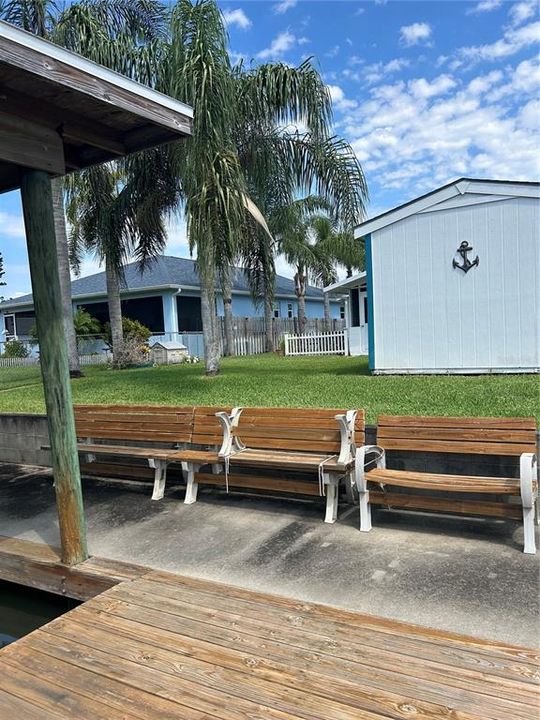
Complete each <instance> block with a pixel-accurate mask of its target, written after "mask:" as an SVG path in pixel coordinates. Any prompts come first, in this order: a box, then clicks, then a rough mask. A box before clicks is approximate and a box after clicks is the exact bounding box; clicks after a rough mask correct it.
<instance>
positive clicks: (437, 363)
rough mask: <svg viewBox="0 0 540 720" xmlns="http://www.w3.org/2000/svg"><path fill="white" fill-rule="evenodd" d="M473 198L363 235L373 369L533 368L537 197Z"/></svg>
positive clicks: (535, 356) (535, 358) (538, 226)
mask: <svg viewBox="0 0 540 720" xmlns="http://www.w3.org/2000/svg"><path fill="white" fill-rule="evenodd" d="M465 197H466V196H465ZM487 197H489V196H487ZM477 200H478V199H477V197H475V203H474V204H472V205H466V204H463V205H461V206H458V207H451V208H444V207H443V208H442V209H440V210H439V211H436V212H435V211H432V212H429V213H421V214H416V215H413V216H411V217H408V218H406V219H404V220H401V221H399V222H396V223H394V224H392V225H389V226H387V227H386V228H383V229H381V230H379V231H377V232H375V233H373V235H372V238H373V240H372V243H373V246H372V251H373V277H374V282H373V293H374V322H375V367H376V369H377V370H398V371H399V370H405V371H407V370H422V369H425V370H441V371H444V370H453V369H455V370H464V369H471V370H511V369H523V368H530V369H536V368H538V366H539V364H540V361H539V328H538V324H539V320H538V309H539V280H538V269H539V260H540V255H539V248H538V246H539V240H538V238H539V236H540V203H539V201H538V200H537V199H534V198H527V197H520V198H511V199H508V200H501V201H499V202H489V201H488V202H485V203H479V202H478V201H477ZM463 240H467V241H468V243H469V244H470V245H472V247H473V251H472V252H471V253H470V254H469V257H470V259H471V260H473V259H474V258H475V257H476V255H478V257H479V261H480V262H479V266H478V267H474V268H472V269H471V270H470V271H469V272H468V273H464V272H463V271H462V270H460V269H454V268H453V267H452V260H453V259H454V257H455V258H456V260H457V261H458V262H460V263H461V257H460V256H459V255H457V252H456V251H457V248H458V246H459V244H460V243H461V242H462V241H463Z"/></svg>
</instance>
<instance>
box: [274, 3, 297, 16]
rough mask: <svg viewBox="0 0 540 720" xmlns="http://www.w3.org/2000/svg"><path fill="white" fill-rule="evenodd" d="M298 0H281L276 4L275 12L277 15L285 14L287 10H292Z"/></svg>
mask: <svg viewBox="0 0 540 720" xmlns="http://www.w3.org/2000/svg"><path fill="white" fill-rule="evenodd" d="M297 2H298V0H281V2H278V3H276V5H274V12H275V13H276V14H277V15H283V13H286V12H287V10H290V9H291V8H293V7H294V6H295V5H296V4H297Z"/></svg>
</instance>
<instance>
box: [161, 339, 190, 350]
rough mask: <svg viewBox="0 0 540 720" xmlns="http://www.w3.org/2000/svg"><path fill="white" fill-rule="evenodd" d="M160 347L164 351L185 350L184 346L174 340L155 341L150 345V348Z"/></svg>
mask: <svg viewBox="0 0 540 720" xmlns="http://www.w3.org/2000/svg"><path fill="white" fill-rule="evenodd" d="M156 347H160V348H163V349H164V350H187V347H186V345H184V344H183V343H181V342H177V341H174V340H156V342H154V343H152V348H156Z"/></svg>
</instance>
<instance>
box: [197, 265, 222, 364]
mask: <svg viewBox="0 0 540 720" xmlns="http://www.w3.org/2000/svg"><path fill="white" fill-rule="evenodd" d="M215 299H216V293H215V287H214V282H213V280H212V278H207V277H204V276H203V277H202V278H201V317H202V326H203V339H204V355H205V363H206V374H207V375H218V373H219V338H218V334H217V317H216V302H215Z"/></svg>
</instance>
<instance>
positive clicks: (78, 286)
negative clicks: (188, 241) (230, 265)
mask: <svg viewBox="0 0 540 720" xmlns="http://www.w3.org/2000/svg"><path fill="white" fill-rule="evenodd" d="M121 285H122V290H123V291H124V292H142V291H144V290H145V289H146V290H148V291H150V290H152V291H159V290H165V289H167V288H170V289H178V288H182V290H190V289H192V290H199V289H200V279H199V274H198V272H197V268H196V266H195V261H194V260H188V259H187V258H179V257H173V256H171V255H159V256H158V257H157V258H156V260H155V262H153V263H152V264H151V265H150V266H149V267H148V268H147V269H146V270H145V271H144V273H142V274H141V272H140V271H139V267H138V263H136V262H134V263H130V264H129V265H126V266H125V268H124V280H123V282H122V284H121ZM235 291H236V292H249V285H248V281H247V277H246V274H245V272H244V270H243V269H241V268H235V270H234V273H233V292H235ZM275 294H276V297H280V296H293V295H294V282H293V281H292V280H290V279H289V278H286V277H283V276H282V275H277V276H276V287H275ZM71 295H72V297H73V298H75V299H78V298H88V297H92V296H94V297H99V296H103V297H105V295H106V284H105V273H104V272H99V273H96V274H95V275H89V276H88V277H83V278H78V279H77V280H73V282H72V283H71ZM306 297H308V298H314V299H318V300H322V298H323V292H322V290H320V289H319V288H316V287H312V286H308V287H307V288H306ZM31 304H32V295H31V294H29V295H21V297H18V298H14V299H11V300H5V301H4V302H3V303H0V310H8V309H13V308H15V307H17V306H23V305H31Z"/></svg>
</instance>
